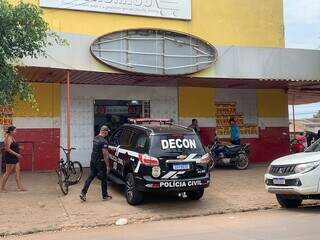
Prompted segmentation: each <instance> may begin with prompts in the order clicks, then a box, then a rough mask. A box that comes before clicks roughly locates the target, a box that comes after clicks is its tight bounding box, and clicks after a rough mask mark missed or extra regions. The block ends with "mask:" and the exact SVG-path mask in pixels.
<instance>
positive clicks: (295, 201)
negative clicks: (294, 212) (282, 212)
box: [276, 194, 302, 208]
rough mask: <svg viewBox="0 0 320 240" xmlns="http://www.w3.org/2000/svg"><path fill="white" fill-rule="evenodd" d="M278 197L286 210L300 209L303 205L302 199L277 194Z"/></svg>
mask: <svg viewBox="0 0 320 240" xmlns="http://www.w3.org/2000/svg"><path fill="white" fill-rule="evenodd" d="M276 197H277V200H278V203H279V204H280V205H281V207H284V208H298V207H299V206H300V205H301V203H302V199H301V198H292V197H291V198H289V197H287V196H286V195H281V194H277V195H276Z"/></svg>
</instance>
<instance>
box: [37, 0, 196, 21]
mask: <svg viewBox="0 0 320 240" xmlns="http://www.w3.org/2000/svg"><path fill="white" fill-rule="evenodd" d="M40 6H41V7H47V8H60V9H70V10H80V11H93V12H105V13H117V14H128V15H138V16H148V17H161V18H174V19H184V20H191V0H170V1H168V0H40Z"/></svg>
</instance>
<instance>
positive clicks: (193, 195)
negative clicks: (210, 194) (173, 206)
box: [186, 189, 204, 200]
mask: <svg viewBox="0 0 320 240" xmlns="http://www.w3.org/2000/svg"><path fill="white" fill-rule="evenodd" d="M186 194H187V198H188V199H189V200H199V199H201V198H202V196H203V194H204V189H199V190H195V191H188V192H186Z"/></svg>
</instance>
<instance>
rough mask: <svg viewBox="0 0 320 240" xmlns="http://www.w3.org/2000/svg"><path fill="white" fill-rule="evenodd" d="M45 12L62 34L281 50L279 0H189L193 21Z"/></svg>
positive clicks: (51, 24) (75, 12)
mask: <svg viewBox="0 0 320 240" xmlns="http://www.w3.org/2000/svg"><path fill="white" fill-rule="evenodd" d="M10 2H18V1H17V0H10ZM25 2H31V3H35V4H38V0H25ZM44 13H45V15H44V16H45V19H46V20H47V21H48V23H49V24H50V26H51V28H52V29H53V30H55V31H61V32H71V33H81V34H88V35H94V36H100V35H102V34H105V33H109V32H112V31H117V30H122V29H128V28H140V27H151V28H165V29H172V30H178V31H182V32H186V33H190V34H193V35H195V36H198V37H200V38H203V39H204V40H207V41H209V42H211V43H212V44H218V45H219V44H221V45H239V46H256V47H284V33H283V2H282V0H264V1H261V0H192V21H182V20H172V19H170V20H168V19H161V18H150V17H137V16H126V15H119V14H108V13H95V12H83V11H72V10H59V9H45V10H44Z"/></svg>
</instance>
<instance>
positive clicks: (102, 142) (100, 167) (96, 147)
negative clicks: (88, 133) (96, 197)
mask: <svg viewBox="0 0 320 240" xmlns="http://www.w3.org/2000/svg"><path fill="white" fill-rule="evenodd" d="M108 133H109V128H108V127H107V126H102V127H101V128H100V133H99V135H97V136H96V137H95V138H94V139H93V148H92V153H91V161H90V175H89V177H88V178H87V180H86V182H85V184H84V186H83V189H82V191H81V194H80V199H81V200H82V201H86V194H87V192H88V189H89V186H90V184H91V182H92V181H93V179H95V178H96V177H97V178H98V179H99V180H101V191H102V199H103V200H109V199H111V198H112V197H111V196H109V195H108V186H107V173H106V172H107V166H106V162H105V159H106V158H107V157H108V152H107V147H108V142H107V140H106V137H107V136H108Z"/></svg>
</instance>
